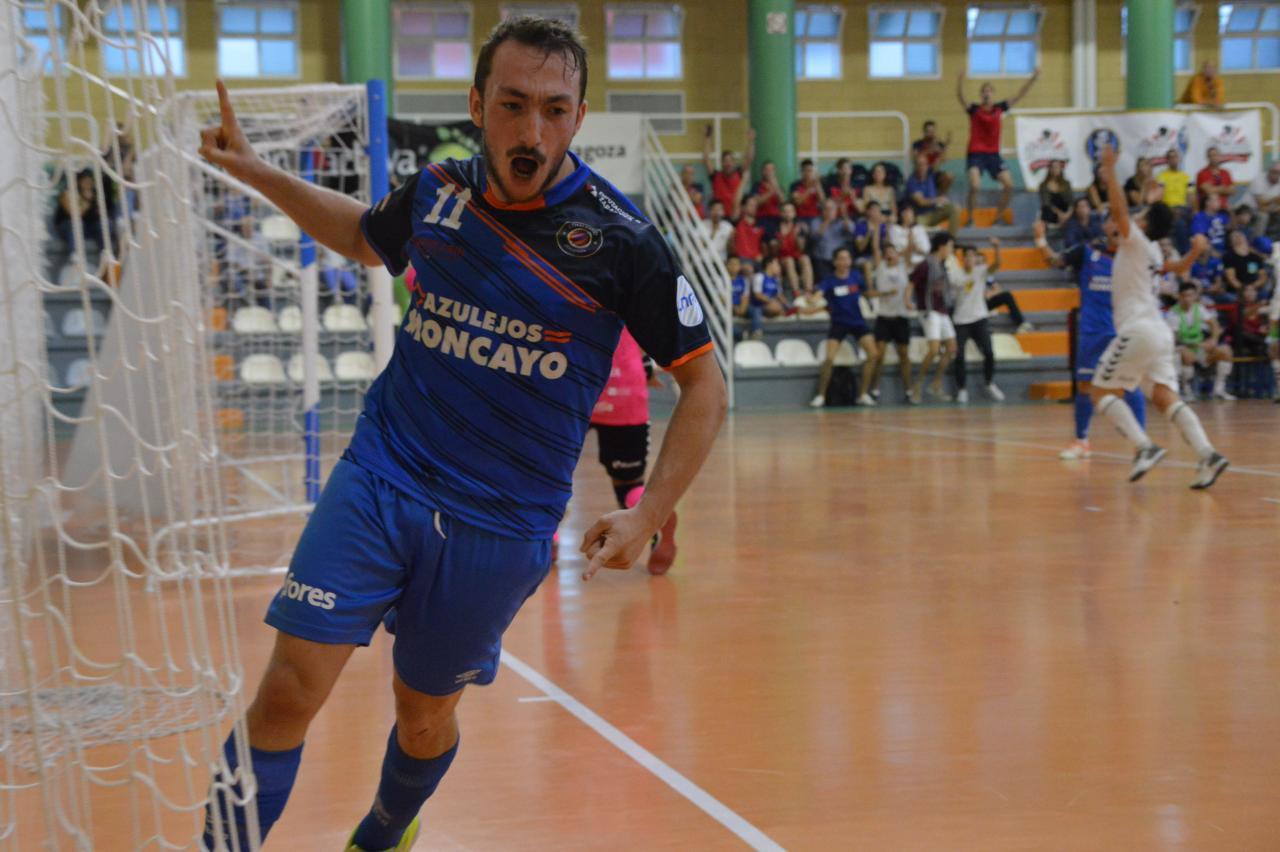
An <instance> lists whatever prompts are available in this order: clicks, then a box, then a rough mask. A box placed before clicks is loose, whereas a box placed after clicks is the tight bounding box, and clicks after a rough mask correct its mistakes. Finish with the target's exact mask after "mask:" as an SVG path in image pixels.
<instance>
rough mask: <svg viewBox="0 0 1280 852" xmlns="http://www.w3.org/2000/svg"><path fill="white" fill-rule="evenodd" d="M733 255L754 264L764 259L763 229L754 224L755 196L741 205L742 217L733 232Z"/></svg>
mask: <svg viewBox="0 0 1280 852" xmlns="http://www.w3.org/2000/svg"><path fill="white" fill-rule="evenodd" d="M716 201H720V199H719V198H717V199H716ZM721 203H722V204H723V203H724V202H721ZM733 253H734V254H736V255H737V256H738V257H740V258H742V259H743V260H749V261H751V262H752V263H754V264H759V263H760V261H761V260H763V259H764V228H761V227H760V226H759V225H758V224H756V199H755V196H751V197H749V198H748V199H747V200H746V202H745V203H744V204H743V205H742V217H741V218H739V219H738V224H737V226H736V227H735V228H734V232H733Z"/></svg>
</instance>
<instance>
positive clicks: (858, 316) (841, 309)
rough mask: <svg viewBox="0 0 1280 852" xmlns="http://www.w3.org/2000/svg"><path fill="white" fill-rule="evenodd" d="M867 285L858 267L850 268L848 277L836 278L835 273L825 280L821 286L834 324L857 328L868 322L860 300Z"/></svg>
mask: <svg viewBox="0 0 1280 852" xmlns="http://www.w3.org/2000/svg"><path fill="white" fill-rule="evenodd" d="M866 287H867V285H866V282H865V281H864V280H863V278H862V273H861V272H859V271H858V270H857V269H852V270H850V271H849V276H848V277H847V278H836V277H835V276H834V275H833V276H832V277H830V278H827V279H824V280H823V282H822V284H821V285H820V288H821V290H822V297H823V298H824V299H826V300H827V311H828V312H829V313H830V314H831V324H832V325H839V326H844V327H845V328H855V327H857V326H861V325H866V324H867V321H866V320H865V319H863V317H862V305H861V304H860V302H859V299H860V298H861V296H862V292H863V291H864V290H865V289H866Z"/></svg>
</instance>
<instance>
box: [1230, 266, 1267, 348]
mask: <svg viewBox="0 0 1280 852" xmlns="http://www.w3.org/2000/svg"><path fill="white" fill-rule="evenodd" d="M1258 294H1259V289H1258V285H1257V284H1249V285H1247V286H1246V287H1245V288H1244V290H1243V291H1242V293H1241V296H1240V334H1239V335H1238V336H1237V339H1236V341H1235V347H1234V351H1235V354H1236V357H1239V358H1265V357H1266V356H1267V303H1266V302H1264V301H1262V299H1261V298H1260V296H1259V295H1258Z"/></svg>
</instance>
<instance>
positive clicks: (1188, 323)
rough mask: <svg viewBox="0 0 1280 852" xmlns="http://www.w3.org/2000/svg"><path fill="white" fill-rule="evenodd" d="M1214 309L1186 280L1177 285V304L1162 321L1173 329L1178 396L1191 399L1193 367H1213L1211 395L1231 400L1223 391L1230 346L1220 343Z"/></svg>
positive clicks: (1227, 374) (1228, 365) (1193, 393)
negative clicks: (1175, 345)
mask: <svg viewBox="0 0 1280 852" xmlns="http://www.w3.org/2000/svg"><path fill="white" fill-rule="evenodd" d="M1217 314H1218V312H1217V311H1215V310H1213V309H1211V308H1206V307H1205V306H1204V304H1203V303H1202V302H1201V301H1200V288H1199V287H1197V286H1196V285H1195V284H1193V283H1191V282H1187V283H1185V284H1183V285H1182V286H1181V287H1179V288H1178V303H1177V304H1176V305H1174V306H1173V307H1172V308H1170V309H1169V312H1168V313H1167V314H1166V315H1165V320H1166V321H1167V322H1168V323H1169V327H1170V328H1172V329H1173V335H1174V340H1175V342H1176V343H1177V353H1178V364H1179V365H1180V370H1179V374H1178V377H1179V379H1180V382H1179V384H1180V385H1181V393H1182V396H1184V397H1186V398H1187V399H1195V388H1194V387H1192V383H1193V380H1194V379H1195V370H1196V366H1197V365H1199V366H1201V367H1213V368H1214V377H1213V398H1214V399H1226V400H1232V399H1235V397H1234V396H1232V395H1231V394H1229V393H1227V377H1228V376H1230V375H1231V347H1229V346H1227V345H1225V344H1223V343H1222V327H1221V326H1220V325H1219V324H1218V316H1217Z"/></svg>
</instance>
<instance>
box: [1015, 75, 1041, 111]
mask: <svg viewBox="0 0 1280 852" xmlns="http://www.w3.org/2000/svg"><path fill="white" fill-rule="evenodd" d="M1039 79H1040V69H1039V68H1037V69H1035V70H1034V71H1032V72H1031V77H1030V78H1028V80H1027V82H1025V83H1023V84H1022V88H1021V89H1018V92H1017V94H1015V95H1014V96H1013V97H1011V98H1009V107H1010V109H1012V108H1013V107H1014V106H1015V105H1016V104H1017V103H1018V101H1020V100H1022V99H1023V98H1025V97H1026V96H1027V92H1029V91H1031V87H1032V86H1034V85H1035V84H1036V80H1039Z"/></svg>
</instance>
